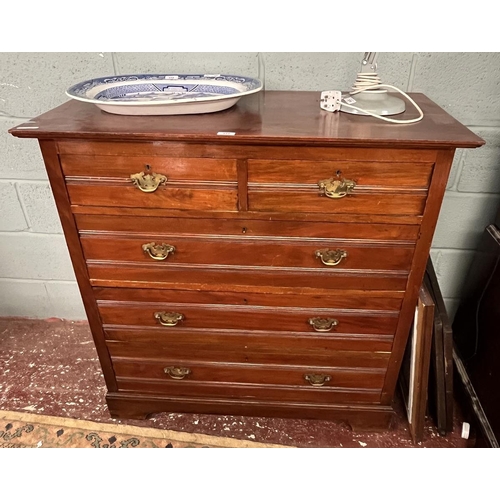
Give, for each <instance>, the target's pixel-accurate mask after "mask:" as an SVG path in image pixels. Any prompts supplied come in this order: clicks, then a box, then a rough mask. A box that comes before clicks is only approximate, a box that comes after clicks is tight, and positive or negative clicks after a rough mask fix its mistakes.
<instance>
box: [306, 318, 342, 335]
mask: <svg viewBox="0 0 500 500" xmlns="http://www.w3.org/2000/svg"><path fill="white" fill-rule="evenodd" d="M308 323H309V324H310V325H311V326H312V327H313V329H314V330H315V331H317V332H330V331H332V330H333V329H334V328H335V327H336V326H337V325H338V324H339V322H338V320H336V319H333V318H310V319H309V321H308Z"/></svg>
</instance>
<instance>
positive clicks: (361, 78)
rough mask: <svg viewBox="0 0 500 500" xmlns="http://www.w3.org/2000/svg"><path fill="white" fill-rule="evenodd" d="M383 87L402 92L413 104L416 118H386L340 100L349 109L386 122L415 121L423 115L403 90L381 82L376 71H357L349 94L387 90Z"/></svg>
mask: <svg viewBox="0 0 500 500" xmlns="http://www.w3.org/2000/svg"><path fill="white" fill-rule="evenodd" d="M384 89H393V90H396V91H397V92H399V93H400V94H402V95H403V96H404V97H406V99H408V100H409V101H410V102H411V103H412V104H413V106H415V109H416V110H417V111H418V113H419V116H418V117H417V118H412V119H410V120H396V119H394V118H387V117H386V116H381V115H377V114H375V113H372V112H371V111H366V110H364V109H361V108H358V107H357V106H353V105H352V104H347V103H345V102H343V101H342V106H346V107H348V108H351V109H355V110H357V111H360V112H361V113H365V114H367V115H370V116H374V117H375V118H380V119H381V120H385V121H387V122H391V123H415V122H418V121H420V120H421V119H422V118H423V117H424V113H423V111H422V110H421V109H420V107H419V106H418V105H417V103H416V102H415V101H414V100H413V99H412V98H411V97H410V96H409V95H408V94H406V93H405V92H403V91H402V90H399V89H398V88H397V87H394V86H393V85H385V84H383V83H381V79H380V78H379V76H378V74H377V73H358V77H357V79H356V82H355V83H354V86H353V88H352V90H351V92H350V94H351V95H356V94H359V93H360V92H365V91H368V90H369V91H371V92H373V93H383V92H387V90H384ZM377 91H378V92H377Z"/></svg>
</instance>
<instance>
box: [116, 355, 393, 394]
mask: <svg viewBox="0 0 500 500" xmlns="http://www.w3.org/2000/svg"><path fill="white" fill-rule="evenodd" d="M112 361H113V367H114V369H115V373H116V376H117V378H128V379H130V378H139V379H146V380H160V381H162V382H165V381H166V382H169V383H172V384H177V385H180V384H182V385H187V386H188V387H189V385H190V384H191V382H193V383H195V382H220V383H222V384H225V383H230V384H252V385H253V384H259V385H273V386H301V387H307V388H309V387H312V386H311V384H310V383H309V382H308V381H307V380H306V379H305V375H308V374H320V375H326V376H328V377H330V380H328V381H326V382H325V385H323V386H322V387H318V388H316V389H317V390H318V389H319V390H323V389H324V388H343V389H345V388H354V389H380V388H381V387H382V383H383V381H384V375H385V370H384V369H382V368H361V367H356V368H339V367H331V366H328V367H325V366H315V365H312V366H289V365H252V364H249V363H246V364H237V363H220V362H218V363H209V362H204V363H202V362H194V361H191V360H177V359H171V358H165V359H162V360H151V359H133V358H132V359H127V358H114V357H112ZM170 366H175V367H178V366H181V367H183V368H187V369H189V370H191V373H189V374H188V375H187V376H186V377H185V378H184V379H182V380H175V379H173V378H171V377H170V376H169V375H168V374H166V373H165V371H164V368H165V367H170Z"/></svg>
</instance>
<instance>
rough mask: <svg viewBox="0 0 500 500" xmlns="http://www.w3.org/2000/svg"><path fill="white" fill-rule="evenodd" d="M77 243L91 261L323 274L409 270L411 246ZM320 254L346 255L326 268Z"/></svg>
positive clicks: (173, 240)
mask: <svg viewBox="0 0 500 500" xmlns="http://www.w3.org/2000/svg"><path fill="white" fill-rule="evenodd" d="M81 243H82V247H83V251H84V254H85V258H86V259H87V261H88V262H89V263H91V262H92V261H98V262H140V263H143V264H149V265H151V266H154V268H155V269H166V268H169V267H172V266H175V265H176V264H196V265H206V266H211V265H221V266H255V267H285V266H286V267H288V268H293V267H299V268H314V269H324V271H325V276H329V275H330V274H331V272H334V271H336V270H340V269H380V270H409V268H410V265H411V262H412V257H413V250H414V248H413V245H407V246H403V245H398V246H395V247H393V246H389V245H382V244H378V245H377V244H376V243H372V245H371V246H369V245H367V244H365V245H363V244H362V243H360V244H358V245H356V244H355V243H352V242H350V241H349V240H343V241H333V242H331V241H329V240H327V241H321V242H317V241H315V242H310V243H309V242H308V243H307V244H304V243H305V242H304V240H299V241H297V240H291V239H284V238H283V239H279V240H277V239H274V240H273V239H270V240H265V239H259V240H257V241H255V240H252V239H250V238H242V239H240V240H236V239H225V238H210V239H208V238H200V237H195V236H191V237H185V238H182V239H181V238H179V237H178V236H166V237H159V238H158V237H155V238H154V240H153V241H152V238H146V237H144V236H141V237H135V238H125V237H118V236H114V237H113V236H110V237H109V236H108V237H102V236H101V237H97V236H87V235H82V237H81ZM148 243H155V244H157V245H159V244H163V245H170V246H173V247H174V248H175V252H174V253H173V254H169V255H168V257H167V258H166V259H165V260H162V261H159V260H155V259H153V258H152V257H151V256H150V255H148V254H146V253H144V251H143V249H142V246H143V245H145V244H148ZM318 250H322V251H325V250H342V251H344V252H346V257H344V258H343V259H342V260H341V261H340V263H339V264H337V265H336V266H326V265H325V264H323V262H322V261H321V259H320V258H319V257H317V256H316V251H318Z"/></svg>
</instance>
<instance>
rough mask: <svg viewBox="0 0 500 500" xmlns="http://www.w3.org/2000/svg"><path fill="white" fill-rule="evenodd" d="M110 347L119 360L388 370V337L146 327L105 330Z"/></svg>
mask: <svg viewBox="0 0 500 500" xmlns="http://www.w3.org/2000/svg"><path fill="white" fill-rule="evenodd" d="M105 334H106V339H107V346H108V350H109V352H110V354H111V356H113V357H119V358H146V359H164V358H169V359H172V360H176V362H179V361H183V360H186V359H189V360H192V361H211V362H225V363H250V364H273V363H274V364H275V363H276V362H277V360H279V363H280V364H281V365H300V366H315V365H316V366H329V367H351V368H356V367H362V368H387V364H388V362H389V356H390V347H391V341H392V337H391V336H389V335H384V336H382V335H373V336H368V335H336V336H335V335H329V336H323V337H322V336H320V335H296V334H280V335H276V334H275V332H266V333H231V332H227V331H226V332H209V331H204V332H201V333H200V332H199V331H195V330H186V329H184V330H182V331H177V332H164V331H158V330H155V329H150V328H149V329H148V328H121V329H120V328H119V327H113V328H111V327H109V328H106V329H105Z"/></svg>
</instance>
